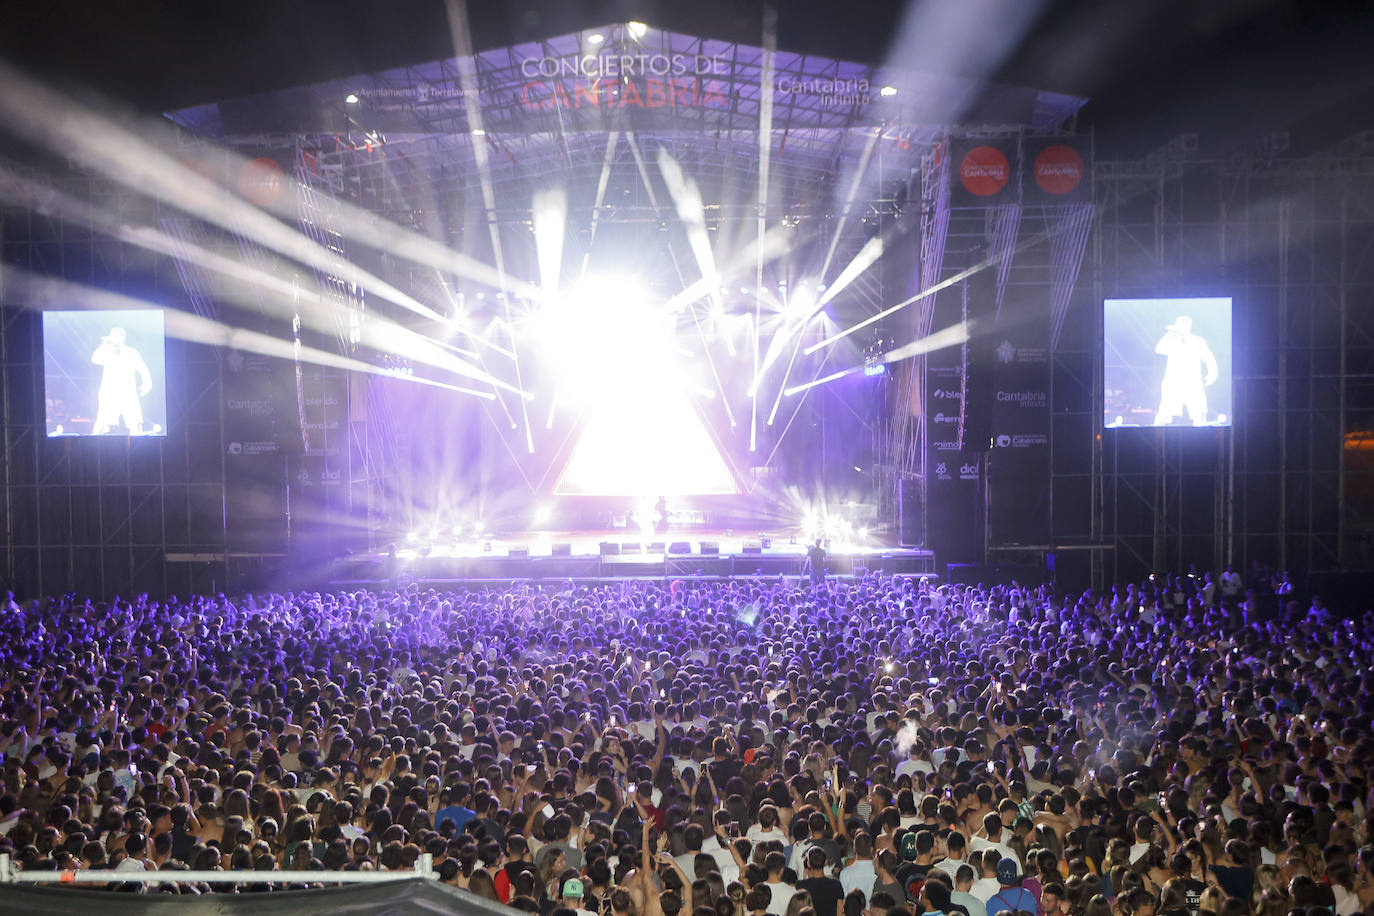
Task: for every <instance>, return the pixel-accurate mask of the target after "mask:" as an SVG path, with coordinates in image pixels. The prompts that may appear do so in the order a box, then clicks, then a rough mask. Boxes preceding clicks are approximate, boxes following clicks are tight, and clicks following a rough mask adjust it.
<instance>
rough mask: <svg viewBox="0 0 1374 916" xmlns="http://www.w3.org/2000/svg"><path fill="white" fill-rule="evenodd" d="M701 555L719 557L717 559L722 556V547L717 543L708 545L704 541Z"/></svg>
mask: <svg viewBox="0 0 1374 916" xmlns="http://www.w3.org/2000/svg"><path fill="white" fill-rule="evenodd" d="M701 554H702V556H717V557H718V556H720V545H719V544H716V543H709V544H708V543H707V542H706V541H702V542H701Z"/></svg>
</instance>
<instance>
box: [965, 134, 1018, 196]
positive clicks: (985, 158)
mask: <svg viewBox="0 0 1374 916" xmlns="http://www.w3.org/2000/svg"><path fill="white" fill-rule="evenodd" d="M1010 177H1011V166H1010V165H1008V164H1007V157H1006V155H1005V154H1003V152H1002V151H1001V150H1000V149H998V148H997V147H995V146H975V147H974V148H973V149H971V150H969V151H968V152H967V153H965V154H964V161H963V162H960V163H959V180H960V181H961V182H963V184H964V190H966V191H968V192H969V193H970V194H976V195H977V196H979V197H990V196H992V195H993V194H996V193H997V192H998V191H1000V190H1002V189H1003V188H1005V187H1006V186H1007V180H1008V179H1009V178H1010Z"/></svg>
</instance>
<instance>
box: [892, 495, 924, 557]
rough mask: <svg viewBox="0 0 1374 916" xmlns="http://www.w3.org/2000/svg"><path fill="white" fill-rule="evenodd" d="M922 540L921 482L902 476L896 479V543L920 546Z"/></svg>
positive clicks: (904, 545)
mask: <svg viewBox="0 0 1374 916" xmlns="http://www.w3.org/2000/svg"><path fill="white" fill-rule="evenodd" d="M922 542H923V537H922V533H921V482H920V481H919V480H910V479H907V478H902V479H901V480H898V481H897V543H898V544H900V545H901V546H903V547H920V546H922Z"/></svg>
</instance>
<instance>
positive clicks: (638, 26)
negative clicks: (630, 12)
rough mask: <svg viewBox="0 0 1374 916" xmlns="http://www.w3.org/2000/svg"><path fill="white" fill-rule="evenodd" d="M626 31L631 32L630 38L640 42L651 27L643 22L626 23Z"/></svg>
mask: <svg viewBox="0 0 1374 916" xmlns="http://www.w3.org/2000/svg"><path fill="white" fill-rule="evenodd" d="M625 31H627V32H629V33H630V37H631V38H633V39H634V40H635V41H639V39H641V38H643V37H644V35H645V33H647V32H648V31H649V27H648V26H647V25H645V24H644V23H642V22H627V23H625Z"/></svg>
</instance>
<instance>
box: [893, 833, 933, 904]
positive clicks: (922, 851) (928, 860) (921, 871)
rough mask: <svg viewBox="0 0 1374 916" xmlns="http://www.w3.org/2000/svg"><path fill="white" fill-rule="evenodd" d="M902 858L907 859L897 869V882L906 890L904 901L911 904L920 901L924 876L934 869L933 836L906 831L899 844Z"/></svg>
mask: <svg viewBox="0 0 1374 916" xmlns="http://www.w3.org/2000/svg"><path fill="white" fill-rule="evenodd" d="M900 848H901V850H902V857H903V858H905V859H908V860H909V861H907V862H905V863H904V864H903V865H902V866H901V867H899V868H898V869H897V880H898V881H899V882H901V885H902V887H904V888H906V899H907V900H908V901H910V902H912V903H915V902H916V901H918V900H920V899H921V888H922V887H923V886H924V885H925V883H926V875H927V874H929V873H930V870H931V869H932V868H934V867H935V834H933V833H931V832H930V831H929V830H921V831H918V832H916V833H914V834H913V833H912V832H911V831H907V833H906V835H905V836H903V837H902V841H901V844H900Z"/></svg>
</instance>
